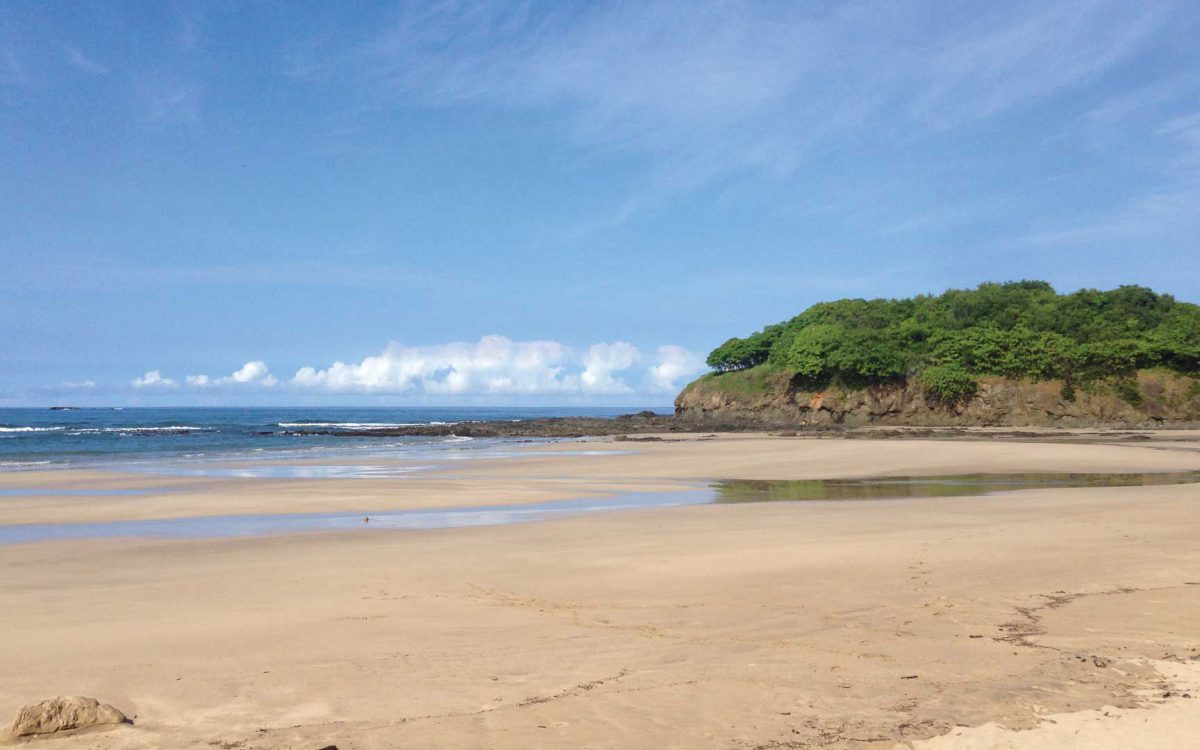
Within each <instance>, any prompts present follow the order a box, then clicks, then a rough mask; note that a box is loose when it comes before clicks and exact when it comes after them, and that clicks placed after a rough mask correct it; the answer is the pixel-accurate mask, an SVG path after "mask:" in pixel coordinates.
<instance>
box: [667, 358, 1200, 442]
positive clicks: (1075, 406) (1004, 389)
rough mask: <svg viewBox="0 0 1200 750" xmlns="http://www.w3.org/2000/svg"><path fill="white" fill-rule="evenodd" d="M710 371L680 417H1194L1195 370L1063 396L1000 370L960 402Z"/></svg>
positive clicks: (853, 422) (968, 420)
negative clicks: (749, 379) (750, 383)
mask: <svg viewBox="0 0 1200 750" xmlns="http://www.w3.org/2000/svg"><path fill="white" fill-rule="evenodd" d="M723 378H724V376H721V375H716V376H708V377H705V378H701V379H700V380H697V381H696V382H694V383H692V384H691V385H689V386H688V387H687V388H685V389H684V391H683V392H682V393H681V394H679V396H678V397H677V398H676V399H675V413H676V415H677V416H678V417H680V418H682V419H684V420H688V421H692V422H697V423H704V422H708V421H713V422H725V423H731V422H732V423H744V422H758V423H760V424H763V425H770V426H775V427H777V426H782V425H788V424H791V425H796V426H810V425H844V426H847V427H854V426H861V425H916V426H930V427H933V426H1013V427H1015V426H1038V427H1093V426H1103V427H1138V428H1147V427H1161V426H1171V427H1176V426H1177V427H1185V426H1194V425H1196V424H1200V387H1198V381H1197V380H1196V379H1194V378H1189V377H1183V376H1177V375H1172V374H1167V373H1158V372H1143V373H1139V374H1138V375H1137V377H1136V379H1134V378H1130V379H1128V380H1125V381H1121V382H1104V383H1096V384H1093V385H1091V386H1089V387H1087V388H1077V389H1076V391H1075V394H1074V398H1073V399H1069V398H1066V397H1065V396H1064V393H1063V390H1064V389H1063V387H1062V383H1061V382H1058V381H1045V382H1039V383H1033V382H1029V381H1023V380H1009V379H1005V378H987V379H983V380H981V382H980V384H979V389H978V391H977V392H976V393H975V394H974V395H973V396H972V397H971V398H969V399H966V400H964V401H963V402H961V403H958V404H942V403H938V402H936V401H933V400H931V399H929V398H928V397H927V396H926V395H925V393H924V391H923V389H922V388H921V387H920V386H919V385H918V384H917V383H916V382H914V381H909V382H908V383H905V384H902V385H885V386H873V387H869V388H864V389H859V390H852V389H845V388H831V389H829V390H824V391H813V390H805V389H804V388H802V387H799V386H798V385H796V383H795V382H794V381H793V380H792V379H791V378H789V377H788V376H787V375H786V374H785V373H772V374H770V375H768V376H766V377H763V378H759V379H757V380H756V386H757V388H756V389H746V388H741V387H737V385H740V384H741V383H743V382H745V381H744V380H742V381H736V382H735V381H732V380H731V381H730V384H729V385H730V386H733V387H727V386H726V384H725V383H724V382H723Z"/></svg>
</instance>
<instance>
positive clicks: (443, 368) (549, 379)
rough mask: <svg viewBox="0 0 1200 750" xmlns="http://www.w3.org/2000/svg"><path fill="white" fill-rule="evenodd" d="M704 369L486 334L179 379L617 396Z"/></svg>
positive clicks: (156, 374) (610, 349) (661, 389)
mask: <svg viewBox="0 0 1200 750" xmlns="http://www.w3.org/2000/svg"><path fill="white" fill-rule="evenodd" d="M702 370H704V362H703V359H702V358H701V357H700V356H699V355H697V354H694V353H693V352H690V351H688V350H686V349H684V348H682V347H679V346H674V345H667V346H660V347H658V349H657V350H656V351H655V352H654V353H653V354H643V353H642V352H641V351H640V350H639V349H638V348H637V347H636V346H634V345H633V344H630V343H627V342H624V341H616V342H602V343H598V344H592V345H591V346H589V347H587V348H586V349H575V348H573V347H570V346H567V345H565V344H561V343H559V342H557V341H536V340H535V341H513V340H512V339H509V338H507V337H505V336H484V337H483V338H481V339H479V340H478V341H474V342H468V341H455V342H451V343H447V344H435V345H431V346H404V345H402V344H400V343H397V342H394V341H393V342H392V343H390V344H388V345H387V346H386V347H384V349H383V351H382V352H380V353H379V354H374V355H371V356H369V357H365V358H363V359H362V360H361V361H360V362H350V363H347V362H334V363H333V364H331V365H329V366H328V367H326V368H324V369H318V368H316V367H301V368H300V369H299V370H298V371H297V372H296V374H295V376H293V377H292V379H291V380H290V381H287V382H286V383H283V384H281V383H280V381H279V379H278V378H276V377H275V376H274V375H272V374H271V370H270V368H269V367H267V364H266V363H265V362H263V361H262V360H253V361H250V362H247V363H246V364H244V365H242V366H241V367H240V368H239V369H238V370H236V371H234V372H232V373H230V374H229V375H226V376H224V377H215V378H214V377H210V376H208V375H204V374H199V375H188V376H187V377H185V378H184V379H183V385H184V386H186V387H188V388H192V389H206V388H242V387H255V388H273V387H275V386H280V387H286V388H289V389H293V390H313V391H324V392H327V393H379V394H405V393H409V394H425V395H433V396H438V395H444V396H468V395H483V396H486V395H503V396H540V395H564V396H620V395H624V394H630V395H633V394H663V393H674V392H675V391H677V390H678V389H679V387H680V386H681V385H682V384H683V382H684V381H685V380H687V379H690V378H691V377H693V376H695V375H696V374H697V373H699V372H701V371H702ZM131 383H132V385H133V386H134V387H135V388H162V389H166V388H175V387H178V386H179V385H180V383H178V382H177V381H175V380H174V379H172V378H169V377H166V376H164V375H163V374H162V372H161V371H160V370H151V371H149V372H147V373H146V374H145V375H143V376H142V377H140V378H136V379H134V380H133V381H131Z"/></svg>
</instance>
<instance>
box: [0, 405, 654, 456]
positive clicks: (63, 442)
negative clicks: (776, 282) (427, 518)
mask: <svg viewBox="0 0 1200 750" xmlns="http://www.w3.org/2000/svg"><path fill="white" fill-rule="evenodd" d="M643 408H645V407H637V406H630V407H419V408H417V407H412V408H409V407H294V408H279V407H274V408H272V407H262V408H202V407H190V408H94V409H87V408H81V409H70V410H66V411H54V410H50V409H0V471H5V470H7V471H13V470H22V469H37V468H53V467H54V466H58V465H63V466H74V465H87V464H109V463H126V464H145V463H154V462H157V461H163V460H177V459H186V460H204V459H219V458H225V457H231V458H238V457H244V458H249V457H254V458H264V459H267V458H281V459H282V458H302V457H314V458H317V457H320V456H321V455H322V454H327V453H333V452H337V453H351V454H354V453H359V454H362V455H370V454H377V453H380V452H386V453H389V454H391V453H396V454H402V453H405V452H409V451H412V450H414V449H421V450H428V449H430V448H436V447H437V446H439V445H447V446H450V445H453V446H455V447H458V448H461V447H463V443H465V442H467V441H466V439H465V438H455V437H394V436H390V437H388V436H380V437H371V436H364V437H339V436H337V435H336V434H330V435H297V434H295V432H296V430H300V429H304V428H306V427H321V428H325V429H328V430H331V431H333V432H336V431H337V430H338V429H346V430H355V431H363V430H366V431H369V430H371V429H384V428H387V427H394V426H397V425H412V424H431V423H457V422H472V421H486V420H518V419H535V418H539V417H569V416H588V417H615V416H618V415H620V414H628V413H631V412H637V411H641V410H642V409H643ZM652 410H653V409H652ZM657 411H659V412H661V413H669V411H666V410H663V409H661V408H660V409H658V410H657ZM491 442H492V443H493V444H494V443H495V441H491Z"/></svg>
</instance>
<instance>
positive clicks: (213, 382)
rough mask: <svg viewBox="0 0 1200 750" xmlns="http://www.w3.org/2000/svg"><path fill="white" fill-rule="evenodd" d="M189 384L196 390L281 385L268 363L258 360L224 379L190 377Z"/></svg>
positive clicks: (201, 376)
mask: <svg viewBox="0 0 1200 750" xmlns="http://www.w3.org/2000/svg"><path fill="white" fill-rule="evenodd" d="M187 384H188V385H190V386H193V387H195V388H208V387H210V386H217V387H219V386H227V385H246V386H261V387H263V388H272V387H274V386H276V385H278V384H279V379H278V378H276V377H275V376H274V375H272V374H271V371H270V368H268V367H267V364H266V362H263V361H262V360H261V359H256V360H253V361H251V362H247V363H246V364H244V365H242V366H241V367H240V368H239V369H238V370H237V371H235V372H233V373H232V374H230V375H227V376H225V377H223V378H210V377H209V376H207V375H188V376H187Z"/></svg>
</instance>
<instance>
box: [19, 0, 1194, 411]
mask: <svg viewBox="0 0 1200 750" xmlns="http://www.w3.org/2000/svg"><path fill="white" fill-rule="evenodd" d="M1198 40H1200V6H1197V5H1196V4H1195V3H1194V2H1177V3H1173V2H1169V1H1166V0H1162V1H1158V2H1154V3H1129V2H1059V1H1057V0H1041V1H1039V2H1030V3H999V4H998V3H987V2H981V3H914V2H903V1H899V0H897V1H888V2H853V1H851V2H829V3H824V2H806V3H764V2H745V3H742V2H719V3H704V2H695V1H691V0H688V1H680V2H636V3H592V2H587V3H578V4H571V3H567V2H553V3H529V4H522V3H517V2H504V3H487V2H484V3H455V2H439V3H355V4H342V3H325V2H312V3H300V2H270V1H266V0H262V1H258V2H245V3H239V2H208V3H199V2H189V3H184V2H180V3H169V2H157V1H155V2H144V3H138V2H112V3H89V2H83V1H79V2H40V1H36V2H35V1H30V2H22V1H21V0H8V2H5V3H3V4H0V268H2V271H0V405H22V404H46V403H56V402H70V403H79V404H188V403H196V404H221V403H227V404H246V403H264V404H269V403H279V404H285V403H286V404H307V403H396V404H453V403H497V404H500V403H525V402H528V403H629V404H633V403H668V402H669V401H670V398H671V396H672V395H673V392H674V390H675V389H676V388H677V387H678V386H679V385H681V384H682V383H684V382H686V381H687V380H688V379H689V378H690V377H692V376H694V375H695V374H696V373H697V372H698V371H699V368H700V364H699V363H700V361H701V360H702V358H703V356H704V355H705V354H706V353H707V351H708V350H709V349H711V348H712V347H714V346H715V345H717V344H719V343H720V342H721V341H723V340H724V339H726V338H727V337H729V336H732V335H742V334H745V333H748V332H750V331H752V330H754V329H756V328H759V327H761V326H762V325H763V324H766V323H770V322H775V321H778V320H782V319H784V318H787V317H790V316H791V315H793V314H795V313H797V312H799V311H800V310H802V309H803V308H805V307H806V306H808V305H809V304H811V303H813V302H816V301H820V300H825V299H834V298H839V297H844V296H862V297H873V296H907V295H910V294H913V293H920V292H938V291H941V290H942V289H944V288H946V287H951V286H958V287H961V286H973V285H975V284H977V283H979V282H980V281H984V280H1006V279H1015V278H1043V279H1047V280H1049V281H1051V282H1052V283H1054V284H1055V285H1056V286H1057V287H1058V288H1059V289H1060V290H1073V289H1076V288H1079V287H1085V286H1089V287H1101V288H1109V287H1112V286H1115V285H1118V284H1122V283H1139V284H1145V285H1148V286H1152V287H1154V288H1155V289H1158V290H1160V291H1165V292H1170V293H1173V294H1175V295H1176V296H1178V297H1180V298H1182V299H1186V300H1190V301H1200V211H1198V210H1197V208H1198V207H1200V72H1198V71H1200V41H1198ZM189 376H190V377H189Z"/></svg>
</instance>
